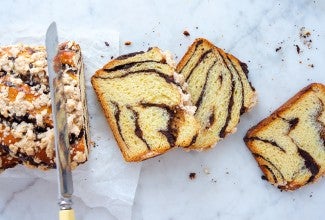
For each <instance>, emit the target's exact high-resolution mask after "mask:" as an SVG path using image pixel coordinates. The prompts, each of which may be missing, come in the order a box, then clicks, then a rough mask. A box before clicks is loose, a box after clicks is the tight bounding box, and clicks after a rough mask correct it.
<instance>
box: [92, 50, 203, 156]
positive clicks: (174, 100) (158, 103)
mask: <svg viewBox="0 0 325 220" xmlns="http://www.w3.org/2000/svg"><path fill="white" fill-rule="evenodd" d="M173 65H174V64H173V61H172V59H171V57H170V55H169V54H167V53H164V52H162V51H161V50H160V49H158V48H150V49H149V50H148V51H147V52H138V53H132V54H127V55H123V56H120V57H118V58H116V59H115V60H112V61H111V62H109V63H108V64H106V65H105V66H104V67H103V68H102V69H100V70H98V71H97V72H96V73H95V74H94V76H93V77H92V80H91V82H92V85H93V87H94V89H95V92H96V94H97V96H98V99H99V101H100V103H101V105H102V107H103V110H104V113H105V116H106V118H107V120H108V122H109V125H110V127H111V129H112V131H113V134H114V136H115V139H116V141H117V143H118V145H119V147H120V150H121V152H122V154H123V156H124V159H125V160H126V161H141V160H144V159H147V158H150V157H153V156H156V155H159V154H162V153H164V152H165V151H167V150H169V149H171V148H172V147H175V146H187V145H189V144H190V143H191V140H192V138H193V136H195V135H196V134H197V131H198V126H199V125H198V123H197V122H196V121H195V118H194V116H193V112H194V111H195V107H194V106H191V105H190V104H189V103H188V101H189V100H188V99H189V95H188V94H185V91H184V90H183V88H182V85H181V84H182V83H181V79H179V78H181V76H180V75H179V74H177V73H175V67H174V66H173ZM193 108H194V111H193Z"/></svg>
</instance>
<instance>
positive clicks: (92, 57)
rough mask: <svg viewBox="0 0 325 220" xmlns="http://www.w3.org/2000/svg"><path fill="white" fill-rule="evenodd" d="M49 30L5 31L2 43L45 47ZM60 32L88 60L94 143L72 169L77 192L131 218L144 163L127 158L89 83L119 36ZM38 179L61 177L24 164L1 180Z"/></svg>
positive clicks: (115, 48)
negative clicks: (84, 159)
mask: <svg viewBox="0 0 325 220" xmlns="http://www.w3.org/2000/svg"><path fill="white" fill-rule="evenodd" d="M45 32H46V30H36V29H35V28H34V29H31V28H27V27H21V28H17V27H15V28H7V29H2V30H1V31H0V44H1V45H10V44H16V43H23V44H30V45H44V44H45ZM58 32H59V41H60V42H63V41H65V40H68V39H69V40H75V41H76V42H77V43H79V44H80V46H81V50H82V54H83V58H84V64H85V78H86V93H87V101H88V110H89V119H90V132H91V140H92V141H93V142H94V143H95V144H94V146H95V147H93V148H91V152H90V158H89V160H88V162H86V163H85V164H83V165H80V166H79V167H78V168H77V169H76V170H74V171H73V180H74V196H76V197H79V198H80V199H81V200H82V201H83V202H84V203H85V204H86V205H87V206H88V207H104V208H106V209H107V210H108V211H109V212H110V213H111V214H112V215H113V216H114V217H116V218H117V219H131V211H132V205H133V199H134V196H135V191H136V187H137V183H138V178H139V173H140V168H141V167H140V166H141V165H140V164H136V163H132V164H130V163H126V162H124V160H123V158H122V155H121V153H120V151H119V148H118V146H117V144H116V142H115V140H114V137H113V135H112V132H111V130H110V128H109V126H108V124H107V122H106V119H105V117H104V114H103V112H102V109H101V106H100V105H99V103H98V101H97V97H96V96H95V93H94V91H93V88H92V86H91V83H90V77H91V76H92V75H93V74H94V72H95V71H96V70H97V69H99V68H101V67H102V66H103V65H104V64H105V63H106V62H107V61H108V60H110V59H111V57H112V56H113V57H116V56H118V54H119V34H118V33H117V32H115V31H110V30H93V29H90V30H87V31H84V30H78V29H73V30H61V29H60V27H59V26H58ZM105 42H107V43H108V44H109V46H107V45H106V44H105ZM33 177H35V178H41V179H44V180H47V181H50V182H51V183H56V181H57V174H56V171H55V170H50V171H45V172H43V171H40V170H37V169H28V168H26V167H24V166H21V165H18V166H16V167H15V168H12V169H8V170H6V171H5V172H3V173H1V174H0V180H1V178H3V179H7V178H11V179H13V181H15V180H16V179H17V178H20V179H23V178H33ZM52 185H53V184H52ZM53 202H55V201H53Z"/></svg>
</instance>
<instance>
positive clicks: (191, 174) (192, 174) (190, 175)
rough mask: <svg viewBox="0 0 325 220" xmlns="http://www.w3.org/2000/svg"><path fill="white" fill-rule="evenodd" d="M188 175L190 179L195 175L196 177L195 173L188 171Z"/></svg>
mask: <svg viewBox="0 0 325 220" xmlns="http://www.w3.org/2000/svg"><path fill="white" fill-rule="evenodd" d="M188 177H189V178H190V179H191V180H193V179H195V177H196V173H190V174H189V175H188Z"/></svg>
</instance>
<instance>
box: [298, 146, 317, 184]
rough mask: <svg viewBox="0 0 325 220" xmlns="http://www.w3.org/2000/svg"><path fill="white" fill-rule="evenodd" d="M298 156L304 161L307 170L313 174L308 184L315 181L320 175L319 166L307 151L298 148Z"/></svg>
mask: <svg viewBox="0 0 325 220" xmlns="http://www.w3.org/2000/svg"><path fill="white" fill-rule="evenodd" d="M297 150H298V154H299V155H300V156H301V157H302V158H303V159H304V161H305V166H306V168H307V169H308V170H309V171H310V172H311V175H312V176H311V177H310V178H309V180H308V182H311V181H313V179H314V178H315V176H316V175H317V174H318V173H319V169H320V168H319V165H318V164H317V163H316V161H315V160H314V158H313V157H312V156H311V155H310V154H309V153H308V152H307V151H305V150H303V149H301V148H299V147H298V148H297Z"/></svg>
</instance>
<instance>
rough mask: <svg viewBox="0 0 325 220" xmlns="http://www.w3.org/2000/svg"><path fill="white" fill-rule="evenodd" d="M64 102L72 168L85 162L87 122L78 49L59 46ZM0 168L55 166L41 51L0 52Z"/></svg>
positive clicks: (12, 48) (4, 49) (37, 48)
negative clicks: (65, 101) (65, 100)
mask: <svg viewBox="0 0 325 220" xmlns="http://www.w3.org/2000/svg"><path fill="white" fill-rule="evenodd" d="M56 59H57V61H60V62H61V63H62V65H60V66H58V67H57V68H62V71H64V74H63V85H62V86H63V87H64V91H65V93H66V97H67V103H66V106H67V113H68V127H69V129H68V130H69V139H70V144H71V160H72V163H71V164H72V167H75V166H76V165H77V164H79V163H83V162H85V161H86V160H87V155H88V134H87V133H88V122H87V118H86V117H87V109H86V100H85V92H84V76H83V63H82V59H81V52H80V47H79V45H78V44H76V43H74V42H66V43H63V44H61V45H60V48H59V53H58V56H57V58H56ZM0 90H1V92H0V148H1V149H0V152H1V153H0V158H1V159H0V161H1V163H0V165H1V166H0V169H5V168H9V167H13V166H15V164H18V163H23V164H25V165H27V166H30V167H38V168H41V169H47V168H54V167H55V151H54V144H53V125H52V116H51V103H50V94H49V88H48V75H47V61H46V51H45V48H44V47H43V46H25V45H21V44H20V45H15V46H8V47H0Z"/></svg>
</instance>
